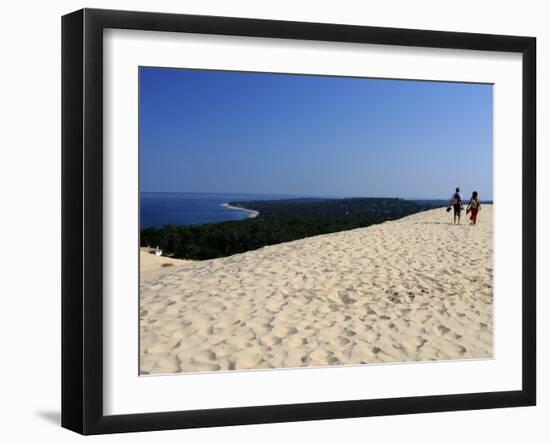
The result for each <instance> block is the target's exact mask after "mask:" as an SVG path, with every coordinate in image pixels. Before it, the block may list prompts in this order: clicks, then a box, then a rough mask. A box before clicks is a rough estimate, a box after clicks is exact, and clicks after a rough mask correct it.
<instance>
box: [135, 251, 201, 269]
mask: <svg viewBox="0 0 550 443" xmlns="http://www.w3.org/2000/svg"><path fill="white" fill-rule="evenodd" d="M139 260H140V270H141V273H142V274H146V275H150V274H151V273H155V272H159V271H165V270H166V269H174V268H176V267H179V266H182V265H186V264H189V263H195V262H194V261H192V260H179V259H176V258H170V257H163V256H162V255H161V256H156V255H154V254H149V253H148V252H144V251H143V250H140V251H139Z"/></svg>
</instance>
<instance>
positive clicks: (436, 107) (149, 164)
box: [139, 67, 493, 199]
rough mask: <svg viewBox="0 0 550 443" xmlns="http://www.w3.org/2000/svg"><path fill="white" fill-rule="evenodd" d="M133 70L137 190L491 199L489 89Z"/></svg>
mask: <svg viewBox="0 0 550 443" xmlns="http://www.w3.org/2000/svg"><path fill="white" fill-rule="evenodd" d="M139 75H140V180H141V186H140V187H141V190H142V191H149V192H231V193H265V194H297V195H326V196H331V195H333V196H370V197H403V198H449V197H450V196H451V194H452V192H453V191H454V188H455V187H456V186H460V188H461V190H462V191H463V194H465V197H467V196H469V193H471V191H473V190H477V191H479V193H480V197H481V198H482V199H492V198H493V166H492V165H493V147H492V139H493V87H492V86H491V85H480V84H463V83H444V82H424V81H409V80H380V79H366V78H347V77H326V76H302V75H286V74H283V75H281V74H264V73H245V72H225V71H202V70H183V69H165V68H145V67H142V68H140V71H139Z"/></svg>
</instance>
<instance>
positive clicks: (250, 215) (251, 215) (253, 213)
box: [221, 203, 260, 218]
mask: <svg viewBox="0 0 550 443" xmlns="http://www.w3.org/2000/svg"><path fill="white" fill-rule="evenodd" d="M221 206H223V207H224V208H227V209H236V210H237V211H244V212H246V213H248V218H255V217H257V216H258V215H259V214H260V213H259V212H258V211H254V210H253V209H246V208H241V207H240V206H232V205H230V204H229V203H223V204H222V205H221Z"/></svg>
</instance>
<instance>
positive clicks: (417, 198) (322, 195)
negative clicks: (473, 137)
mask: <svg viewBox="0 0 550 443" xmlns="http://www.w3.org/2000/svg"><path fill="white" fill-rule="evenodd" d="M139 193H140V194H218V195H232V194H242V195H266V196H267V195H280V196H290V197H296V198H327V199H329V198H332V199H346V198H388V199H391V198H400V199H402V200H443V201H448V200H449V198H447V197H400V196H391V197H390V196H366V195H329V194H317V195H315V194H289V193H278V192H273V193H271V192H270V193H266V192H196V191H139ZM482 200H485V201H487V200H490V201H493V198H492V197H491V198H486V199H482Z"/></svg>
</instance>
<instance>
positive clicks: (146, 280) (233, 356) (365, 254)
mask: <svg viewBox="0 0 550 443" xmlns="http://www.w3.org/2000/svg"><path fill="white" fill-rule="evenodd" d="M464 218H465V217H464ZM492 220H493V207H492V206H491V205H484V206H483V207H482V211H481V213H480V215H479V219H478V225H476V226H468V225H466V224H463V225H460V226H455V225H452V223H451V222H452V215H450V214H449V213H447V212H445V209H444V208H441V209H435V210H430V211H426V212H422V213H419V214H415V215H412V216H409V217H406V218H403V219H400V220H396V221H392V222H386V223H383V224H380V225H376V226H371V227H368V228H360V229H354V230H350V231H345V232H339V233H334V234H328V235H321V236H316V237H310V238H307V239H303V240H298V241H293V242H288V243H284V244H280V245H274V246H268V247H265V248H262V249H259V250H256V251H249V252H246V253H244V254H237V255H233V256H231V257H225V258H219V259H215V260H208V261H202V262H191V263H186V264H185V265H182V266H178V267H177V268H174V269H169V268H167V269H166V270H164V271H160V272H156V273H150V274H147V273H144V274H142V281H141V313H140V327H141V373H143V374H159V373H174V372H196V371H219V370H242V369H262V368H266V369H267V368H292V367H300V366H326V365H354V364H372V363H384V362H411V361H431V360H451V359H474V358H475V359H479V358H491V357H492V353H493V321H492V318H493V317H492V312H493V304H492V302H493V286H492V282H493V264H492V257H493V224H492ZM464 221H465V220H464ZM464 221H463V223H464Z"/></svg>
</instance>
